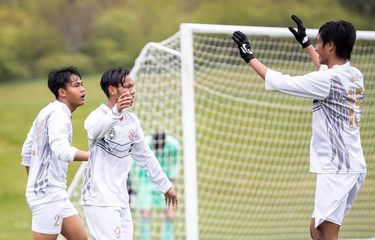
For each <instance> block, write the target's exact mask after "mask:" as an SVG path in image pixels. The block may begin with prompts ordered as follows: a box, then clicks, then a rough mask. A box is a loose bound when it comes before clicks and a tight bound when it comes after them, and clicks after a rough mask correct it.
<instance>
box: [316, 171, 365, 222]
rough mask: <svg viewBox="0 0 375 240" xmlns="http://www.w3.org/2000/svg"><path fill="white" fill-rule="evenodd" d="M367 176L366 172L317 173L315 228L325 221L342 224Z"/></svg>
mask: <svg viewBox="0 0 375 240" xmlns="http://www.w3.org/2000/svg"><path fill="white" fill-rule="evenodd" d="M365 177H366V173H359V174H323V173H318V174H317V176H316V190H315V206H314V212H313V214H312V218H315V228H316V227H318V226H319V225H320V224H321V223H322V222H324V221H329V222H332V223H335V224H337V225H341V223H342V221H343V219H344V216H345V215H346V214H347V213H348V211H349V210H350V209H351V207H352V205H353V202H354V200H355V198H356V196H357V193H358V191H359V189H360V187H361V186H362V184H363V181H364V180H365Z"/></svg>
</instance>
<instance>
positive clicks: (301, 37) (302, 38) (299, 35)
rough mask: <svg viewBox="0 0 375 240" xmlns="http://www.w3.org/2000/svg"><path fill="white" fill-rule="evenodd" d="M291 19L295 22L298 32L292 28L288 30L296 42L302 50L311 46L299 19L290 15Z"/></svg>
mask: <svg viewBox="0 0 375 240" xmlns="http://www.w3.org/2000/svg"><path fill="white" fill-rule="evenodd" d="M291 18H292V19H293V21H295V22H296V24H297V30H298V32H297V31H296V30H294V28H292V27H289V30H290V31H291V32H292V33H293V35H294V37H295V38H296V40H297V41H298V42H299V43H300V44H301V45H302V47H303V48H305V47H307V46H309V45H311V43H310V40H309V38H308V37H307V35H306V28H305V26H303V22H302V21H301V19H299V18H298V17H297V16H296V15H292V16H291Z"/></svg>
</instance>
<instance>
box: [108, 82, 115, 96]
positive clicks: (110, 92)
mask: <svg viewBox="0 0 375 240" xmlns="http://www.w3.org/2000/svg"><path fill="white" fill-rule="evenodd" d="M108 93H109V96H113V95H116V94H117V88H116V87H114V86H112V85H109V86H108Z"/></svg>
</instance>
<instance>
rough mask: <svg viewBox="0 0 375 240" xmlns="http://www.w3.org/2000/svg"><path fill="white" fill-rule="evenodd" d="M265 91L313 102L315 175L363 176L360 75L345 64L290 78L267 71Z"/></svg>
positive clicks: (356, 70)
mask: <svg viewBox="0 0 375 240" xmlns="http://www.w3.org/2000/svg"><path fill="white" fill-rule="evenodd" d="M265 88H266V89H267V90H273V91H279V92H283V93H287V94H290V95H294V96H300V97H305V98H311V99H314V101H313V119H312V138H311V144H310V171H311V172H316V173H363V172H366V162H365V159H364V156H363V151H362V146H361V139H360V134H359V123H360V119H361V113H362V107H363V101H364V85H363V75H362V73H361V72H360V71H359V70H358V69H357V68H355V67H351V66H350V63H349V62H347V63H345V64H343V65H335V66H333V67H332V68H330V69H328V68H327V66H325V65H322V67H321V68H320V70H319V71H315V72H311V73H308V74H306V75H303V76H295V77H291V76H289V75H284V74H282V73H280V72H277V71H274V70H271V69H268V70H267V73H266V77H265Z"/></svg>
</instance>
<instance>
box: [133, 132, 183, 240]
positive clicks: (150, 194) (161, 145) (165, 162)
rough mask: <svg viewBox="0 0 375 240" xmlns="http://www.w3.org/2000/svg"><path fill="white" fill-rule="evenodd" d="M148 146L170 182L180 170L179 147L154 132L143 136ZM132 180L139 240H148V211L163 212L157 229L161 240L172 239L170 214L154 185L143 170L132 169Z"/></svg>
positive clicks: (167, 136)
mask: <svg viewBox="0 0 375 240" xmlns="http://www.w3.org/2000/svg"><path fill="white" fill-rule="evenodd" d="M146 142H147V144H148V146H149V147H150V148H151V149H152V151H153V152H154V153H155V156H156V158H157V159H158V161H159V163H160V165H161V167H162V169H163V171H164V172H165V173H166V175H167V177H168V178H169V179H170V180H171V181H172V182H174V181H175V180H176V178H177V176H178V173H179V170H180V165H181V163H180V159H181V157H180V149H181V147H180V144H179V142H178V141H177V139H175V138H174V137H172V136H171V135H167V134H166V133H165V132H156V133H154V134H152V135H148V136H146ZM132 170H133V173H132V175H133V178H135V179H136V180H135V181H133V182H136V183H137V188H136V189H137V195H136V201H135V208H136V209H137V210H139V211H140V214H141V218H140V239H141V240H151V239H152V237H151V218H152V209H164V221H163V224H162V227H161V239H162V240H173V239H174V225H173V218H174V212H173V211H172V209H171V208H166V207H165V204H164V200H163V195H162V194H161V193H160V191H157V190H156V189H155V187H154V184H153V183H152V182H151V181H150V180H149V178H148V177H147V174H146V172H145V171H143V170H141V169H139V168H137V167H134V168H133V169H132Z"/></svg>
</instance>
